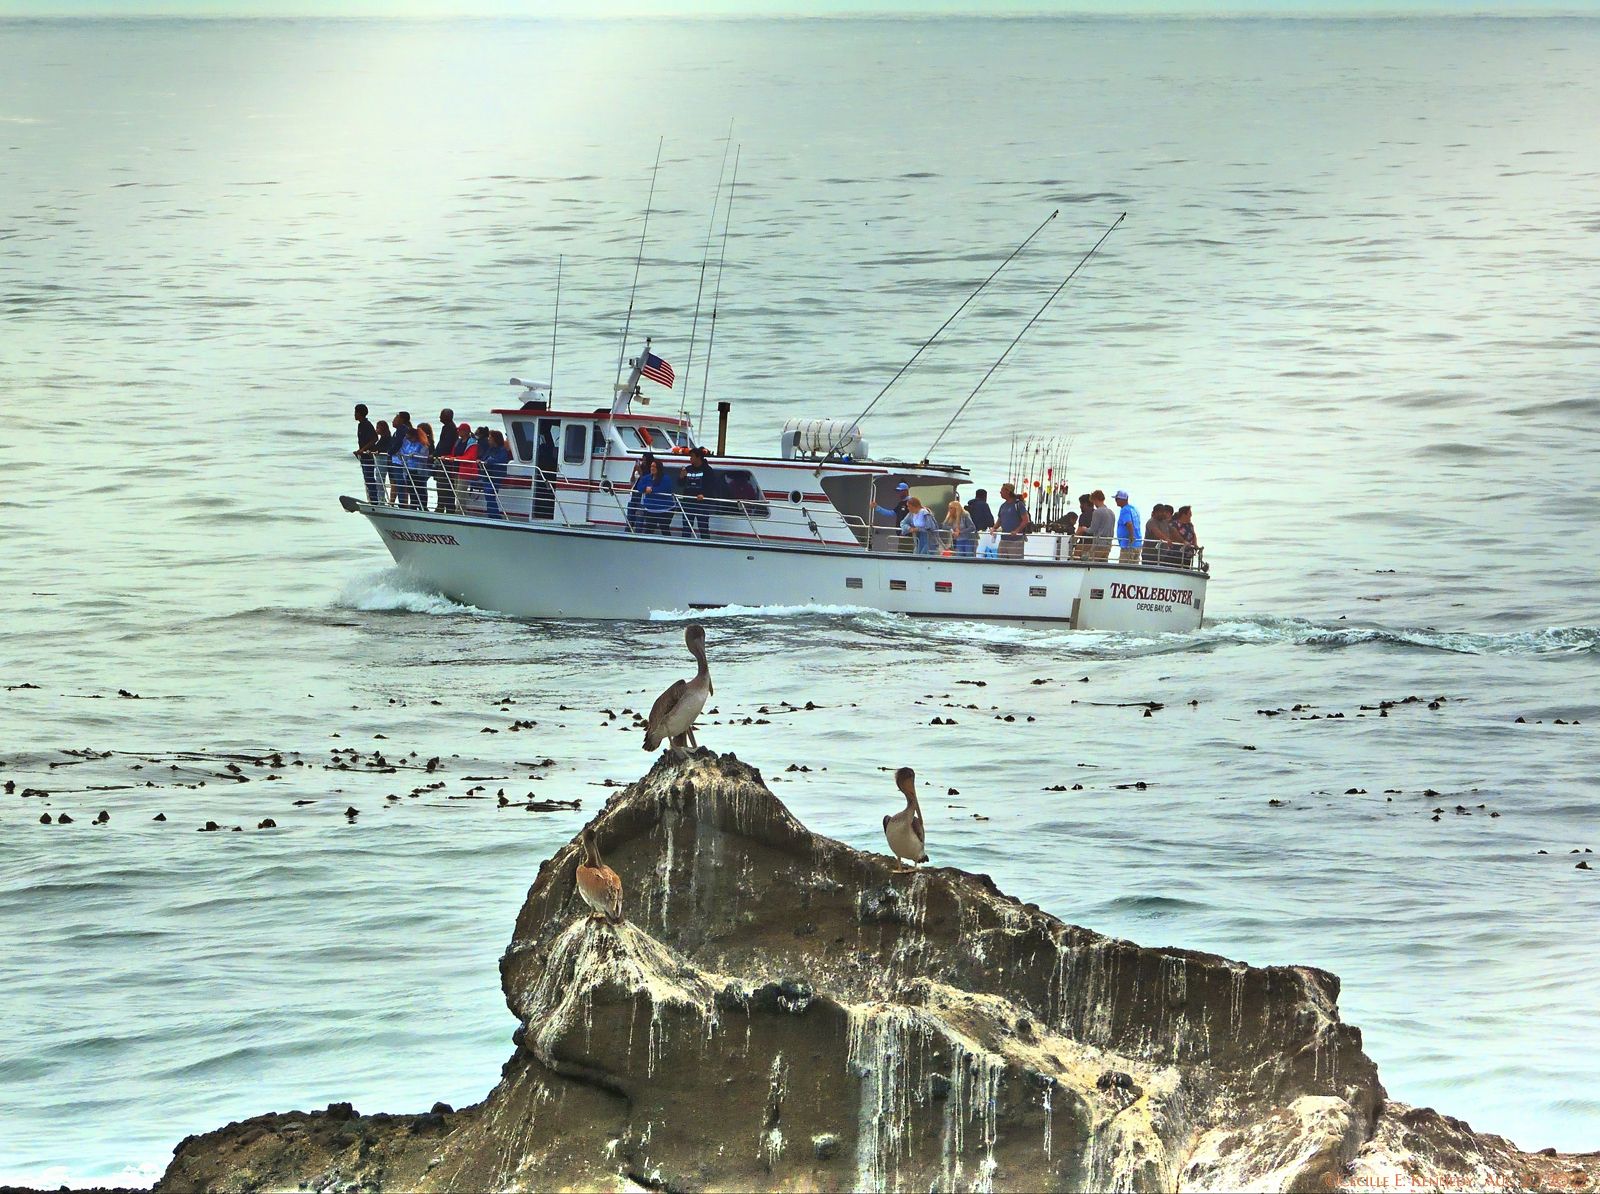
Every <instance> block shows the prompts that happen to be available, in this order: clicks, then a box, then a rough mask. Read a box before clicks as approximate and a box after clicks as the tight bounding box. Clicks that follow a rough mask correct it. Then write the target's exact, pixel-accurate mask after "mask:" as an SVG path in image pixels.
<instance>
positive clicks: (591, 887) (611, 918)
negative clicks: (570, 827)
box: [578, 825, 622, 924]
mask: <svg viewBox="0 0 1600 1194" xmlns="http://www.w3.org/2000/svg"><path fill="white" fill-rule="evenodd" d="M578 894H579V895H580V896H582V897H583V902H584V903H585V904H588V905H589V907H591V908H593V909H594V916H592V917H591V918H590V919H591V920H599V919H603V920H606V921H608V922H610V923H611V924H617V923H619V922H620V921H621V920H622V880H621V879H619V878H617V872H616V871H614V870H612V869H611V868H610V867H608V866H607V865H606V864H605V863H604V862H602V861H601V859H600V847H599V846H598V845H596V844H595V840H594V827H593V826H592V825H585V826H584V828H583V861H582V862H580V863H579V864H578Z"/></svg>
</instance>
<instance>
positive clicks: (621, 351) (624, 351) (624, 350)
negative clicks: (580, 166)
mask: <svg viewBox="0 0 1600 1194" xmlns="http://www.w3.org/2000/svg"><path fill="white" fill-rule="evenodd" d="M666 140H667V139H666V138H665V137H662V138H661V140H659V141H657V142H656V164H655V165H654V166H652V167H650V194H649V196H648V197H647V198H646V199H645V201H644V227H643V228H640V229H639V256H638V257H636V258H635V259H634V262H633V289H632V290H630V291H628V317H627V318H626V319H624V320H623V321H622V345H621V347H619V348H618V349H617V382H618V384H621V382H622V358H623V357H625V356H627V355H628V328H629V326H631V325H632V323H633V296H634V295H636V294H637V293H638V292H639V266H640V265H642V264H643V262H644V234H645V233H646V232H648V231H650V205H651V204H652V203H654V202H655V197H656V171H657V170H659V169H661V147H662V146H663V145H664V144H666Z"/></svg>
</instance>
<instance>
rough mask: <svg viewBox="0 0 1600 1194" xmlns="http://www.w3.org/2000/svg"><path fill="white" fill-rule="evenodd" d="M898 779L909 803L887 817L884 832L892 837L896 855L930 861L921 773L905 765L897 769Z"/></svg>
mask: <svg viewBox="0 0 1600 1194" xmlns="http://www.w3.org/2000/svg"><path fill="white" fill-rule="evenodd" d="M894 782H895V786H896V787H897V788H899V789H900V790H901V791H902V792H904V793H905V795H906V806H905V808H903V809H901V810H900V811H899V812H897V813H895V814H894V815H893V816H892V817H885V818H884V819H883V836H884V837H885V838H887V839H888V841H889V849H891V850H893V851H894V856H895V857H896V858H903V859H905V860H906V861H907V862H912V863H917V862H927V861H928V834H927V831H926V830H924V829H923V826H922V806H921V805H920V804H918V803H917V773H916V772H915V771H913V770H911V768H909V767H902V768H900V770H898V771H896V772H895V773H894ZM901 869H902V870H905V869H907V868H904V867H902V868H901Z"/></svg>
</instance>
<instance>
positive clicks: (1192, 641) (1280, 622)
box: [334, 568, 1600, 659]
mask: <svg viewBox="0 0 1600 1194" xmlns="http://www.w3.org/2000/svg"><path fill="white" fill-rule="evenodd" d="M334 605H335V606H336V607H338V608H341V609H353V610H362V611H366V612H374V613H386V612H392V613H413V614H434V615H458V616H467V617H473V618H508V619H509V616H508V615H505V614H499V613H495V612H493V611H490V610H483V609H479V608H477V607H475V606H471V605H462V604H460V603H459V602H456V601H452V600H450V598H448V597H445V596H444V595H442V594H440V593H437V592H435V591H434V590H432V589H429V588H427V587H425V586H424V585H422V584H420V583H419V582H418V581H417V580H415V579H414V578H412V577H411V576H410V575H409V574H407V573H406V572H404V571H402V570H401V569H399V568H386V569H383V570H381V571H379V572H376V573H371V574H368V575H366V576H361V577H357V578H354V579H352V580H351V581H350V582H349V583H348V584H347V585H346V586H345V588H344V590H343V592H341V593H340V594H339V596H338V598H337V599H335V601H334ZM730 618H738V619H749V620H751V621H752V622H755V623H760V622H765V621H771V620H782V621H786V622H791V623H792V622H796V621H799V622H802V623H804V622H808V621H809V622H814V623H815V624H816V625H818V626H819V627H826V628H827V631H828V633H829V634H830V635H831V636H836V635H837V632H838V630H839V629H840V627H841V626H848V628H849V629H850V630H852V631H853V632H855V633H857V634H860V635H862V636H863V637H866V638H876V639H881V640H889V641H894V642H899V643H912V642H915V643H919V644H922V645H927V644H941V645H942V644H949V645H965V646H969V647H976V648H979V649H985V648H987V649H990V650H994V651H998V652H1001V653H1008V652H1011V651H1029V652H1040V651H1046V652H1050V653H1052V654H1055V655H1058V656H1060V657H1064V658H1068V659H1118V658H1130V657H1137V656H1142V655H1168V654H1181V653H1185V652H1190V651H1211V650H1216V649H1218V648H1220V647H1227V646H1271V645H1274V644H1281V645H1285V646H1294V647H1308V648H1312V649H1316V650H1339V649H1342V648H1346V647H1377V648H1385V647H1388V648H1395V649H1402V650H1423V651H1436V652H1441V653H1444V654H1452V655H1502V656H1529V657H1550V656H1589V655H1600V626H1544V627H1534V628H1529V629H1525V630H1508V631H1501V632H1486V631H1469V630H1451V629H1441V628H1438V627H1433V626H1381V625H1373V624H1360V625H1357V624H1351V623H1347V622H1334V623H1321V622H1314V621H1311V620H1310V619H1307V618H1298V617H1293V616H1287V615H1275V614H1258V615H1255V616H1251V617H1237V618H1218V619H1215V620H1208V621H1207V622H1206V623H1205V624H1204V625H1203V626H1202V627H1201V628H1200V629H1199V630H1197V631H1194V632H1191V633H1163V634H1131V633H1108V632H1097V631H1083V630H1064V629H1062V628H1061V627H1059V626H1051V625H1037V626H1030V625H1027V624H1026V623H1015V622H984V621H976V620H974V621H967V620H959V619H956V620H949V621H946V620H942V619H928V618H918V617H913V616H910V615H907V614H896V613H889V612H887V611H884V610H879V609H872V608H870V607H868V606H860V605H824V604H804V605H767V606H750V605H723V606H717V607H716V608H714V609H691V610H680V609H658V610H651V611H650V615H649V620H650V621H652V622H705V621H715V620H719V619H730Z"/></svg>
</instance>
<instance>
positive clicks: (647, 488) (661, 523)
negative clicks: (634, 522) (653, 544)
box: [633, 459, 677, 535]
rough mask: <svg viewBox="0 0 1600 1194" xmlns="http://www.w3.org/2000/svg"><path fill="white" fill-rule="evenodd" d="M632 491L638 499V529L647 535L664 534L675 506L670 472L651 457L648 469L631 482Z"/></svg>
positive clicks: (670, 522)
mask: <svg viewBox="0 0 1600 1194" xmlns="http://www.w3.org/2000/svg"><path fill="white" fill-rule="evenodd" d="M633 492H634V494H635V495H636V496H637V497H638V499H639V518H638V522H639V528H638V529H639V530H640V531H642V532H644V533H645V534H647V535H665V534H666V533H667V529H668V528H669V527H670V526H671V525H672V514H673V511H674V510H675V509H676V506H677V501H676V498H675V497H674V494H673V485H672V474H671V473H669V472H667V470H666V469H664V468H662V467H661V462H660V461H659V460H655V459H652V460H651V461H650V467H649V469H647V470H646V471H644V472H642V473H640V474H639V479H638V480H637V481H635V482H634V483H633Z"/></svg>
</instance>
